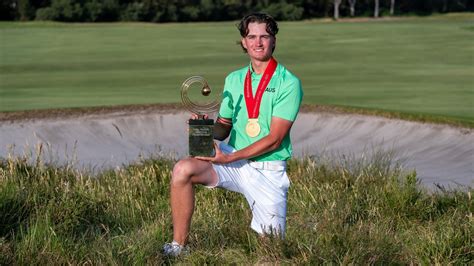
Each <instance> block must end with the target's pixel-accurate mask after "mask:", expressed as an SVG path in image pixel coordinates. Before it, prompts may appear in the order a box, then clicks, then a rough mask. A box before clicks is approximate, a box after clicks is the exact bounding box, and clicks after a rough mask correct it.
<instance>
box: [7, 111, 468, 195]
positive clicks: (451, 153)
mask: <svg viewBox="0 0 474 266" xmlns="http://www.w3.org/2000/svg"><path fill="white" fill-rule="evenodd" d="M188 118H189V113H188V112H187V111H185V110H184V108H182V106H181V105H180V104H160V105H132V106H130V105H128V106H114V107H95V108H70V109H54V110H38V111H25V112H4V113H0V157H7V156H9V154H12V155H20V156H21V155H22V154H25V151H26V150H29V151H34V150H35V146H36V145H38V144H41V145H43V146H44V150H47V151H48V152H49V153H50V155H45V157H46V158H51V157H54V158H55V159H57V160H56V161H55V162H57V163H64V162H70V161H71V158H74V163H77V165H78V166H79V167H82V166H84V167H85V168H86V169H87V167H93V168H95V169H97V168H115V167H121V166H123V165H126V164H130V163H133V162H136V161H137V160H139V158H143V157H147V156H169V155H172V157H174V158H179V157H182V156H185V155H186V154H187V132H186V127H187V125H186V120H187V119H188ZM291 138H292V142H293V151H294V155H295V157H302V156H305V155H316V156H320V155H324V156H326V155H330V156H335V157H338V156H341V155H350V156H353V157H354V158H355V159H357V157H364V156H365V157H367V156H370V153H371V152H373V151H374V148H375V149H378V150H382V151H389V152H393V153H394V154H395V155H394V161H400V162H403V165H404V168H405V169H406V170H407V171H411V170H416V172H417V176H418V177H419V178H420V180H421V183H422V184H423V185H426V186H427V187H433V186H435V184H440V185H443V186H449V187H457V186H459V185H460V186H463V187H467V186H472V185H473V177H474V169H473V165H474V164H473V159H474V158H473V156H474V132H473V129H469V128H458V127H452V126H447V125H440V124H431V123H419V122H412V121H405V120H400V119H388V118H384V117H378V116H371V115H364V114H350V113H348V112H347V110H345V109H341V110H338V109H337V108H328V107H324V106H303V108H302V112H301V113H300V114H299V116H298V119H297V120H296V121H295V124H294V126H293V128H292V131H291ZM33 153H34V152H33ZM27 154H28V153H27ZM336 160H337V158H336Z"/></svg>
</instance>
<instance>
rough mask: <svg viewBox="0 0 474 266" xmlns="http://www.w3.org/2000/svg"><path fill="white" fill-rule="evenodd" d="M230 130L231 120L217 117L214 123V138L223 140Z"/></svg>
mask: <svg viewBox="0 0 474 266" xmlns="http://www.w3.org/2000/svg"><path fill="white" fill-rule="evenodd" d="M231 130H232V122H231V121H228V120H227V119H222V118H220V117H219V118H217V121H216V123H215V124H214V139H217V140H220V141H222V140H225V139H226V138H227V137H228V136H229V134H230V131H231Z"/></svg>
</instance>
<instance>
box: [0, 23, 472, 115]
mask: <svg viewBox="0 0 474 266" xmlns="http://www.w3.org/2000/svg"><path fill="white" fill-rule="evenodd" d="M473 22H474V15H472V14H464V15H459V14H458V15H447V16H437V17H428V18H407V19H401V20H399V19H397V20H383V21H367V22H352V23H348V22H338V23H335V22H325V21H322V20H314V21H303V22H281V23H280V33H279V34H278V36H277V49H276V53H275V57H276V58H277V60H279V61H280V62H281V63H282V64H284V65H286V66H287V67H288V68H289V69H290V70H292V71H293V72H294V73H295V74H297V75H298V76H299V77H300V78H301V80H302V83H303V88H304V91H305V98H304V102H305V103H311V104H323V105H341V106H351V107H362V108H369V109H381V110H386V111H397V112H406V113H415V114H424V115H428V116H444V117H448V118H450V119H453V120H458V121H466V122H469V123H472V122H473V121H474V108H473V102H474V87H473V84H474V75H473V73H474V64H473V55H474V45H473V40H474V26H473ZM0 34H1V36H0V39H1V41H0V45H1V47H0V52H1V57H0V59H1V60H0V75H1V76H0V78H1V83H0V111H13V110H28V109H44V108H58V107H79V106H99V105H117V104H140V103H170V102H179V101H180V99H179V97H180V95H179V88H180V85H181V83H182V81H184V80H185V79H186V78H187V77H188V76H191V75H203V76H205V77H206V78H207V79H208V80H209V82H210V85H211V87H213V88H215V89H220V88H222V85H223V82H224V78H225V76H226V75H227V74H228V73H229V72H230V71H232V70H234V69H236V68H238V67H241V66H245V65H246V64H248V60H247V57H246V55H244V54H243V53H242V51H241V50H240V47H239V46H238V45H236V44H235V42H236V41H237V40H238V39H239V35H238V31H237V29H236V28H235V22H222V23H189V24H184V23H183V24H140V23H125V24H124V23H114V24H60V23H45V22H33V23H16V22H15V23H12V22H2V23H0Z"/></svg>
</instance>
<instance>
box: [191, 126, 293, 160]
mask: <svg viewBox="0 0 474 266" xmlns="http://www.w3.org/2000/svg"><path fill="white" fill-rule="evenodd" d="M292 125H293V122H292V121H289V120H286V119H283V118H279V117H272V121H271V125H270V133H269V134H268V135H267V136H265V137H263V138H262V139H260V140H259V141H257V142H255V143H253V144H252V145H250V146H248V147H246V148H244V149H242V150H238V151H236V152H234V153H231V154H225V153H222V152H221V151H220V150H219V147H217V145H216V156H215V157H196V159H200V160H205V161H210V162H213V163H219V164H224V163H230V162H234V161H238V160H242V159H250V158H253V157H256V156H259V155H262V154H264V153H267V152H270V151H273V150H275V149H277V148H278V147H280V144H281V142H282V141H283V139H284V138H285V136H286V134H288V132H289V131H290V129H291V126H292Z"/></svg>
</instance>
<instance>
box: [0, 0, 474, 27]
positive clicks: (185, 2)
mask: <svg viewBox="0 0 474 266" xmlns="http://www.w3.org/2000/svg"><path fill="white" fill-rule="evenodd" d="M333 3H334V0H279V1H270V0H102V1H99V0H3V1H1V3H0V20H55V21H68V22H98V21H148V22H184V21H224V20H235V19H239V18H241V17H242V16H243V15H245V14H247V13H249V12H252V11H266V12H268V13H270V14H272V15H273V16H274V17H275V18H276V19H278V20H301V19H308V18H314V17H331V16H333V12H334V6H333ZM379 3H380V14H381V15H382V16H383V15H386V14H388V13H389V9H390V5H391V1H390V0H379ZM394 3H395V8H394V14H397V15H407V14H418V15H428V14H432V13H448V12H463V11H474V1H471V0H395V2H394ZM374 4H375V0H358V1H356V3H355V16H371V15H372V13H373V9H374ZM349 9H350V5H349V1H347V0H343V1H342V3H341V5H340V7H339V12H340V15H341V16H343V17H344V16H349V12H350V11H349Z"/></svg>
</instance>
